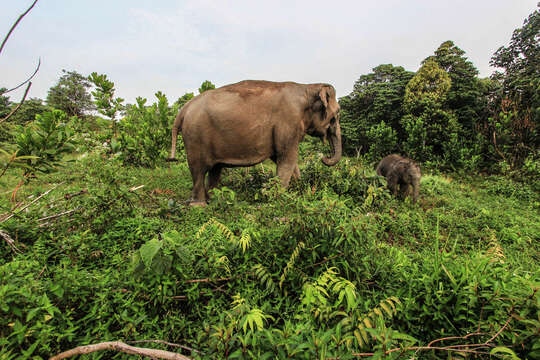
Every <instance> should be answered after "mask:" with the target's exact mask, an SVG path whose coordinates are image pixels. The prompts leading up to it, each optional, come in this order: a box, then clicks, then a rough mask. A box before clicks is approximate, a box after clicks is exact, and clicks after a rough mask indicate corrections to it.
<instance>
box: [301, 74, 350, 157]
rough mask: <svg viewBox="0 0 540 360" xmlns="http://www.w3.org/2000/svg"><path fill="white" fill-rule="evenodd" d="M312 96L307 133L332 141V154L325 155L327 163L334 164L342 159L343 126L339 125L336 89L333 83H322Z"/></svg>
mask: <svg viewBox="0 0 540 360" xmlns="http://www.w3.org/2000/svg"><path fill="white" fill-rule="evenodd" d="M317 90H318V91H317V92H316V93H315V94H314V96H312V98H311V104H310V117H311V121H310V124H309V126H308V128H307V131H306V132H307V134H309V135H311V136H317V137H320V138H321V139H322V140H323V141H324V142H325V143H326V139H328V140H329V142H330V147H331V149H332V155H331V156H330V157H323V158H322V159H321V160H322V162H323V163H324V164H325V165H328V166H333V165H336V164H337V163H338V161H339V160H340V159H341V128H340V126H339V104H338V102H337V100H336V90H335V89H334V87H333V86H332V85H328V84H321V85H320V88H319V89H317Z"/></svg>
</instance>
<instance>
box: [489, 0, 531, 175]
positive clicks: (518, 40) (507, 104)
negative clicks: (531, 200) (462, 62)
mask: <svg viewBox="0 0 540 360" xmlns="http://www.w3.org/2000/svg"><path fill="white" fill-rule="evenodd" d="M538 6H539V7H540V3H538ZM490 64H491V65H492V66H495V67H497V68H500V69H501V70H502V72H500V71H497V72H495V73H494V74H493V75H492V79H494V80H497V81H500V83H501V88H500V91H499V93H498V94H497V105H498V106H497V107H496V109H495V111H494V113H493V114H492V117H491V120H492V121H491V123H492V124H491V125H490V126H489V128H490V130H491V132H492V134H490V135H491V137H490V138H491V141H492V145H493V147H494V150H495V152H496V153H497V154H498V155H499V157H500V158H501V159H502V160H504V161H506V162H508V164H509V165H510V166H513V167H516V166H519V165H520V164H521V163H522V162H523V161H524V159H525V158H527V157H528V156H529V155H530V154H532V153H534V151H535V149H536V151H538V150H537V149H538V148H540V131H539V129H538V125H539V123H540V11H539V10H535V11H534V12H533V13H532V14H530V15H529V17H528V18H527V19H526V20H525V21H524V23H523V27H521V28H519V29H516V30H514V32H513V34H512V38H511V40H510V44H509V45H508V46H501V47H500V48H499V49H498V50H497V51H496V52H495V54H493V57H492V58H491V62H490ZM499 135H501V136H499ZM498 136H499V139H498V140H499V141H497V137H498Z"/></svg>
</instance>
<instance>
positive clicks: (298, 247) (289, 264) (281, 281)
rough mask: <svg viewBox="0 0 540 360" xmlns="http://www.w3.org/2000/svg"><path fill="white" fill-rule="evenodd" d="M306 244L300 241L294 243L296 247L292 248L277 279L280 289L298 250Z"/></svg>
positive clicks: (297, 254) (298, 254)
mask: <svg viewBox="0 0 540 360" xmlns="http://www.w3.org/2000/svg"><path fill="white" fill-rule="evenodd" d="M305 246H306V244H304V243H303V242H302V241H300V242H299V243H298V245H296V248H294V250H293V252H292V254H291V257H290V258H289V261H288V262H287V265H285V268H284V269H283V273H282V274H281V278H280V279H279V288H280V289H281V288H282V286H283V282H284V281H285V278H286V277H287V275H288V274H289V272H290V271H291V269H292V268H293V266H294V264H295V262H296V259H298V257H299V256H300V251H302V249H303V248H304V247H305Z"/></svg>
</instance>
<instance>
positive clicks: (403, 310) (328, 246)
mask: <svg viewBox="0 0 540 360" xmlns="http://www.w3.org/2000/svg"><path fill="white" fill-rule="evenodd" d="M120 161H121V159H114V158H111V159H109V158H106V157H105V156H104V155H102V154H92V153H91V154H89V155H87V156H85V157H84V158H81V159H79V160H78V161H76V162H73V163H71V164H68V165H67V166H66V167H65V168H63V169H60V171H59V172H57V173H53V174H47V175H44V176H42V177H39V178H38V179H34V180H33V181H32V182H31V183H30V184H28V185H27V186H24V187H22V188H21V189H20V190H19V191H18V193H17V195H16V199H17V200H18V201H22V202H25V203H28V202H30V201H31V200H32V199H35V198H36V197H38V196H40V195H41V194H43V193H44V192H45V191H46V190H49V189H51V188H52V187H54V186H57V187H56V188H55V189H54V190H53V191H51V192H50V194H48V195H47V196H44V197H43V199H42V200H41V201H39V202H36V203H35V204H33V205H32V206H30V207H28V208H27V209H26V210H25V211H23V212H18V213H17V215H16V216H14V217H13V218H11V219H9V220H8V221H5V222H3V223H2V225H1V227H2V230H3V231H5V232H7V233H9V234H10V235H11V237H12V238H13V239H14V240H15V242H16V244H17V246H18V247H19V249H20V250H21V253H15V252H13V251H12V249H11V248H10V247H9V246H8V245H7V244H6V243H5V242H3V241H0V299H1V302H0V359H2V360H9V359H19V358H21V359H22V358H35V359H43V358H48V357H49V356H51V355H53V354H56V353H59V352H61V351H63V350H66V349H69V348H72V347H75V346H78V345H85V344H90V343H95V342H101V341H111V340H122V341H130V340H142V339H161V340H165V341H169V342H173V343H180V344H183V345H186V346H189V347H190V348H192V349H195V350H198V352H195V351H193V352H192V353H191V354H190V353H189V351H188V352H186V354H187V355H190V356H192V357H193V358H215V359H217V358H219V359H223V358H230V359H233V358H239V359H241V358H245V359H251V358H260V359H274V358H293V359H313V358H319V359H326V358H339V359H348V358H358V357H359V356H360V355H355V354H358V353H369V354H372V355H371V356H372V357H373V358H398V357H399V356H403V355H402V354H401V351H394V352H391V353H388V351H389V350H391V349H396V348H400V347H403V348H407V347H415V346H417V347H418V346H426V345H427V344H428V343H430V342H431V341H433V340H435V339H441V338H447V337H464V336H465V335H467V334H474V333H478V335H474V336H471V337H470V338H466V339H461V342H459V339H458V340H457V342H456V340H453V341H448V340H445V341H441V342H440V343H441V345H445V346H446V345H452V344H463V343H469V344H473V343H478V342H479V343H482V342H485V341H487V340H489V339H490V338H492V337H493V336H494V335H496V334H497V332H498V331H499V330H500V329H501V328H503V326H505V324H506V326H505V327H504V329H503V330H504V331H501V332H500V333H499V334H497V336H496V337H495V338H494V339H493V340H492V344H493V345H492V346H491V347H487V348H485V349H482V351H483V352H489V351H491V350H493V348H492V347H493V346H495V345H500V346H502V347H504V348H505V349H506V350H505V351H509V352H513V353H515V354H516V356H518V357H520V358H524V359H525V358H528V359H534V358H539V357H540V341H539V340H538V339H539V338H540V337H539V336H538V335H539V331H540V317H539V316H540V312H539V305H540V296H539V294H538V289H539V285H540V270H539V266H538V264H539V262H540V255H539V250H540V247H539V244H540V242H539V241H538V239H539V234H540V222H539V220H538V219H540V216H539V205H540V204H539V202H538V189H537V188H535V185H534V184H531V185H528V184H524V183H516V182H515V181H513V180H509V179H507V178H501V177H480V176H475V177H471V176H468V177H462V176H460V175H457V174H454V175H450V174H446V175H444V174H431V173H429V171H427V172H426V174H425V176H424V177H423V179H422V183H421V196H420V199H419V201H418V203H417V204H416V205H415V204H412V203H411V202H410V201H409V200H408V199H407V200H405V201H400V200H397V199H395V198H393V197H391V196H390V195H389V193H388V191H387V190H386V189H385V183H384V180H383V179H381V178H379V177H377V176H376V175H375V173H374V171H373V170H372V167H371V166H368V165H366V164H365V163H363V162H362V161H360V160H358V159H348V158H344V159H343V160H342V161H341V162H340V163H339V164H338V165H336V166H335V167H331V168H328V167H326V166H324V165H322V164H321V163H320V161H319V160H318V159H314V158H310V157H305V158H304V160H303V161H302V163H301V166H300V170H301V172H302V176H301V179H300V180H297V181H293V183H292V184H291V187H290V188H289V189H288V190H284V189H282V188H281V187H280V186H279V184H278V181H276V179H275V178H274V177H273V174H274V172H273V169H272V165H269V164H266V163H265V164H263V165H258V166H255V167H252V168H249V169H234V170H233V169H227V170H225V171H224V176H223V179H222V185H223V186H222V187H220V188H219V189H216V190H214V191H213V194H212V200H211V202H210V204H209V205H208V206H207V207H206V208H191V207H189V206H188V204H187V203H186V200H187V199H188V198H189V194H190V191H191V178H190V175H189V171H188V169H187V165H186V164H185V163H178V164H174V165H170V166H169V165H164V166H162V167H159V168H155V169H151V168H139V167H129V166H125V165H123V164H122V163H121V162H120ZM13 171H16V170H13ZM4 179H7V180H6V181H7V182H8V184H7V185H8V186H7V189H12V188H14V187H15V186H16V177H10V176H9V174H8V176H7V177H6V178H4ZM141 185H144V186H142V187H141ZM11 195H12V194H11V192H9V193H3V196H2V199H1V205H2V210H3V211H2V212H8V211H9V210H10V209H11V208H12V207H13V205H14V204H13V203H11V202H10V201H11V200H10V198H11ZM15 212H16V211H15ZM58 214H63V215H58ZM56 215H58V216H56ZM55 216H56V217H55ZM469 340H470V341H469ZM148 346H155V347H160V348H164V347H163V345H160V344H149V345H148ZM404 351H405V352H406V353H407V355H406V356H408V357H409V358H411V357H413V358H416V356H419V357H420V358H433V359H435V358H442V357H447V356H448V352H447V351H443V350H428V351H423V352H419V353H418V355H415V352H416V350H408V351H407V350H404ZM507 353H508V352H507ZM507 353H497V354H494V355H496V356H502V355H501V354H507ZM452 354H455V353H452ZM110 356H112V354H111V353H94V354H92V355H88V356H87V357H88V358H94V359H98V358H108V357H110ZM474 356H477V357H483V356H486V355H482V354H476V355H474ZM114 357H115V358H128V355H125V354H124V355H122V354H115V355H114Z"/></svg>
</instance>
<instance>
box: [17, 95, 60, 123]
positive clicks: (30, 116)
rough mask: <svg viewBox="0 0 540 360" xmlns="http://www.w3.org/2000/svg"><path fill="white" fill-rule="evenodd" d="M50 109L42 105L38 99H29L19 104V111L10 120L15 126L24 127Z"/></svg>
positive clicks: (41, 101)
mask: <svg viewBox="0 0 540 360" xmlns="http://www.w3.org/2000/svg"><path fill="white" fill-rule="evenodd" d="M49 110H51V108H50V107H49V106H47V105H45V104H44V103H43V100H41V99H39V98H30V99H28V100H26V101H25V102H24V103H22V104H21V107H20V108H19V110H18V111H17V112H16V113H15V114H13V116H12V117H11V120H12V121H13V123H15V124H19V125H26V124H28V123H29V122H32V121H34V120H35V119H36V115H41V114H43V113H44V112H46V111H49Z"/></svg>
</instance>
